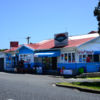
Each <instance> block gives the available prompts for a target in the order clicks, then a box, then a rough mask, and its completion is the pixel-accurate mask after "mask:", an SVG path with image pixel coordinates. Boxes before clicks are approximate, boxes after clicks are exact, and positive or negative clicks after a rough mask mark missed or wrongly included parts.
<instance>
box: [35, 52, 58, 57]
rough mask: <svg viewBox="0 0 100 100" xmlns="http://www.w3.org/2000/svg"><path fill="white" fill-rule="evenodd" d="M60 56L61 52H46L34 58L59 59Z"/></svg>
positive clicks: (37, 54)
mask: <svg viewBox="0 0 100 100" xmlns="http://www.w3.org/2000/svg"><path fill="white" fill-rule="evenodd" d="M57 56H60V51H44V52H38V53H35V54H34V57H57Z"/></svg>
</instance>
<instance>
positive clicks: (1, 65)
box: [0, 58, 4, 71]
mask: <svg viewBox="0 0 100 100" xmlns="http://www.w3.org/2000/svg"><path fill="white" fill-rule="evenodd" d="M0 71H4V58H0Z"/></svg>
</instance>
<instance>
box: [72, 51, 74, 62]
mask: <svg viewBox="0 0 100 100" xmlns="http://www.w3.org/2000/svg"><path fill="white" fill-rule="evenodd" d="M72 62H75V53H72Z"/></svg>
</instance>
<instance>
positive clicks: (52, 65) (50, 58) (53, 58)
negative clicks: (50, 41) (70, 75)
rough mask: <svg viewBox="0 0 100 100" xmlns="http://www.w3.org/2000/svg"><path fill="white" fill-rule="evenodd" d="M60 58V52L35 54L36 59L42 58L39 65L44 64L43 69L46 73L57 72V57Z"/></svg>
mask: <svg viewBox="0 0 100 100" xmlns="http://www.w3.org/2000/svg"><path fill="white" fill-rule="evenodd" d="M58 56H60V51H42V52H37V53H35V54H34V57H35V58H34V59H37V60H38V59H39V60H40V58H41V61H38V62H39V63H40V62H41V63H42V68H43V70H44V72H54V71H57V57H58Z"/></svg>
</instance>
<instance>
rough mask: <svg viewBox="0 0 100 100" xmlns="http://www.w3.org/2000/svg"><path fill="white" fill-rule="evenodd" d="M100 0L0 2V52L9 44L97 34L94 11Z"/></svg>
mask: <svg viewBox="0 0 100 100" xmlns="http://www.w3.org/2000/svg"><path fill="white" fill-rule="evenodd" d="M98 1H99V0H0V49H5V48H10V41H19V44H26V43H27V41H26V37H27V36H30V37H31V39H30V42H32V43H37V42H40V41H42V40H46V39H51V38H54V34H57V33H62V32H68V33H69V36H73V35H82V34H87V33H89V32H90V31H92V30H95V31H97V29H98V22H97V20H96V17H94V14H93V11H94V8H95V7H96V6H97V4H98Z"/></svg>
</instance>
